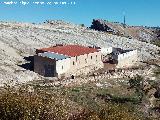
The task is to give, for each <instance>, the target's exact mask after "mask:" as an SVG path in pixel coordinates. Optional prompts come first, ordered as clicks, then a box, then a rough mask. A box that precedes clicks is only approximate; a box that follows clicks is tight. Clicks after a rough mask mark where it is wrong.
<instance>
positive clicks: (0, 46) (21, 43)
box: [0, 21, 160, 120]
mask: <svg viewBox="0 0 160 120" xmlns="http://www.w3.org/2000/svg"><path fill="white" fill-rule="evenodd" d="M56 43H63V44H81V45H96V46H100V47H107V46H112V47H120V48H124V49H137V50H138V52H139V61H146V60H150V59H157V60H159V50H160V48H159V47H157V46H155V45H152V44H150V43H146V42H141V41H138V40H136V39H128V38H125V37H119V36H116V35H111V34H108V33H104V32H98V31H94V30H90V29H88V28H86V27H81V26H80V25H74V24H71V23H66V22H63V21H51V22H50V23H43V24H29V23H7V22H0V85H1V86H4V83H6V85H5V86H4V87H2V88H1V90H0V92H1V94H0V108H1V109H0V119H3V120H5V119H6V120H8V119H20V120H31V119H40V120H49V119H50V120H52V119H56V120H63V119H64V120H66V119H71V120H72V119H75V120H84V119H86V120H106V119H108V120H115V119H116V120H136V119H137V120H138V119H142V120H143V119H144V120H145V119H146V118H145V115H144V113H145V112H146V111H147V110H146V111H143V109H144V107H143V104H141V103H140V100H139V98H138V97H137V94H136V92H135V91H134V90H129V91H128V87H129V85H128V83H127V82H126V81H128V80H129V78H128V77H126V78H125V76H131V75H132V72H126V73H122V72H120V73H117V74H116V73H115V74H113V77H111V78H110V79H107V78H106V76H107V75H102V76H101V77H98V81H92V82H90V83H87V82H85V83H84V80H83V77H84V76H83V77H82V78H80V79H81V80H82V83H80V84H79V85H77V84H71V85H69V86H68V87H66V86H65V85H60V84H59V83H58V84H57V85H53V84H50V83H49V84H46V82H49V81H48V79H47V78H43V77H41V76H39V75H38V74H36V73H34V72H32V71H30V70H26V69H23V68H22V67H20V65H22V64H24V63H26V62H27V61H26V60H25V59H24V57H27V56H31V55H34V54H35V49H36V48H42V47H48V46H52V45H53V44H56ZM153 68H155V66H154V67H153ZM143 71H144V72H143ZM134 73H135V74H136V73H139V74H141V73H142V74H143V76H144V77H145V79H147V80H148V79H150V78H152V77H153V76H152V71H150V69H148V68H147V69H146V68H144V69H143V70H137V72H134ZM155 74H156V75H155V76H154V77H153V79H154V80H155V79H156V80H158V79H159V70H157V71H155ZM108 75H110V74H108ZM150 75H151V76H150ZM103 76H105V77H103ZM116 76H122V78H118V77H116ZM114 77H115V78H114ZM123 77H124V79H123ZM89 79H90V78H88V80H89ZM50 80H51V82H53V81H52V80H53V79H50ZM76 80H77V78H76ZM85 80H87V78H85ZM28 81H31V82H29V83H28ZM26 82H27V85H20V86H19V85H18V84H19V83H26ZM152 82H153V81H152ZM154 82H155V81H154ZM66 83H67V82H64V84H66ZM10 85H16V86H15V87H11V86H10ZM144 103H145V104H147V103H146V102H144ZM139 108H140V111H139V110H138V109H139ZM141 109H142V110H141ZM146 109H147V108H146ZM146 114H147V113H146ZM148 119H149V120H150V119H152V118H148Z"/></svg>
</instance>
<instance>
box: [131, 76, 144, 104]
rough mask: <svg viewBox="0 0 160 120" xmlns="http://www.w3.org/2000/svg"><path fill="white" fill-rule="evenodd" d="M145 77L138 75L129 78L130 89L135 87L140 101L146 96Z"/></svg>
mask: <svg viewBox="0 0 160 120" xmlns="http://www.w3.org/2000/svg"><path fill="white" fill-rule="evenodd" d="M143 83H144V82H143V77H142V76H140V75H137V76H135V77H133V78H131V79H130V80H129V85H130V87H129V88H130V89H134V90H135V93H136V94H137V96H138V98H139V100H140V101H142V99H143V97H144V90H143V88H144V84H143Z"/></svg>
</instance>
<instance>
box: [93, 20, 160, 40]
mask: <svg viewBox="0 0 160 120" xmlns="http://www.w3.org/2000/svg"><path fill="white" fill-rule="evenodd" d="M91 28H92V29H95V30H99V31H105V32H109V33H112V34H115V35H120V36H124V37H128V38H133V39H138V40H140V41H146V42H152V41H155V40H160V28H159V27H143V26H129V25H124V24H122V23H118V22H109V21H106V20H101V19H94V20H93V22H92V25H91Z"/></svg>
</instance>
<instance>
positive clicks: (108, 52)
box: [101, 47, 113, 55]
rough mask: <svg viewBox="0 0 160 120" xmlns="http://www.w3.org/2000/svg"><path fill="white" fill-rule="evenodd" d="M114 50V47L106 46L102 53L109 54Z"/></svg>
mask: <svg viewBox="0 0 160 120" xmlns="http://www.w3.org/2000/svg"><path fill="white" fill-rule="evenodd" d="M112 52H113V48H112V47H108V48H107V47H106V48H101V53H102V55H107V54H110V53H112Z"/></svg>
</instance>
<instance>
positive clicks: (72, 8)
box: [0, 0, 160, 26]
mask: <svg viewBox="0 0 160 120" xmlns="http://www.w3.org/2000/svg"><path fill="white" fill-rule="evenodd" d="M4 1H13V2H18V3H19V2H21V0H1V3H0V20H1V21H20V22H35V23H39V22H44V21H45V20H47V19H58V20H59V19H60V20H65V21H69V22H73V23H77V24H81V23H83V24H85V25H87V26H90V24H91V22H92V20H93V19H94V18H95V19H96V18H100V19H105V20H109V21H118V22H123V12H124V11H125V14H126V23H127V24H129V25H146V26H160V7H159V6H160V0H22V1H26V2H30V4H28V5H25V6H24V5H22V4H12V5H6V4H4V3H3V2H4ZM35 1H38V2H41V1H43V2H45V3H47V2H56V1H58V2H60V1H61V2H63V1H65V2H67V3H68V5H60V4H59V5H46V4H45V5H35V4H32V3H33V2H35ZM71 2H76V4H75V5H74V4H72V5H71ZM69 3H70V4H69Z"/></svg>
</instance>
